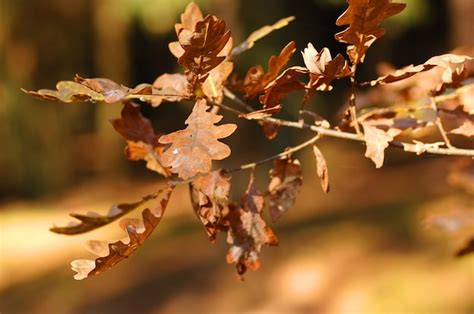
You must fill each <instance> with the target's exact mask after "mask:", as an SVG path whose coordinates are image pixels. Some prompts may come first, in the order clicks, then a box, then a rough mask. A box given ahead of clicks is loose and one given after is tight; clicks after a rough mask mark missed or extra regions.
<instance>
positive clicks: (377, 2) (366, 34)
mask: <svg viewBox="0 0 474 314" xmlns="http://www.w3.org/2000/svg"><path fill="white" fill-rule="evenodd" d="M347 2H348V4H349V7H348V8H347V10H346V11H345V12H344V13H343V14H342V15H341V16H340V17H339V18H338V19H337V21H336V25H338V26H342V25H349V26H348V27H347V28H346V29H345V30H343V31H342V32H339V33H337V34H336V36H335V37H336V40H338V41H339V42H342V43H346V44H349V45H350V46H348V47H347V54H348V55H349V57H350V59H351V61H352V63H353V64H358V63H361V62H364V57H365V54H366V52H367V49H369V47H370V46H371V45H372V44H373V43H374V41H375V40H376V39H378V38H380V37H382V36H383V35H384V34H385V30H384V29H383V28H381V27H380V23H382V22H383V21H384V20H386V19H387V18H389V17H390V16H392V15H395V14H398V13H400V12H401V11H402V10H403V9H405V6H406V4H404V3H392V1H391V0H347Z"/></svg>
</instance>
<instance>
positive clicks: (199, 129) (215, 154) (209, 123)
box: [159, 99, 237, 180]
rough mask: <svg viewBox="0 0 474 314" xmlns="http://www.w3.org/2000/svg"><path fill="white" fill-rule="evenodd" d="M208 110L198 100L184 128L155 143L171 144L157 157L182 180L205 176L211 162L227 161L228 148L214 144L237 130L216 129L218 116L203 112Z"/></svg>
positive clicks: (228, 127)
mask: <svg viewBox="0 0 474 314" xmlns="http://www.w3.org/2000/svg"><path fill="white" fill-rule="evenodd" d="M208 109H209V106H207V103H206V101H205V100H204V99H200V100H198V101H197V102H196V104H195V105H194V108H193V112H192V113H191V114H190V115H189V117H188V119H187V120H186V121H185V123H186V124H187V125H188V127H187V128H186V129H184V130H180V131H176V132H173V133H170V134H167V135H163V136H161V137H160V139H159V142H160V143H161V144H171V145H170V146H169V147H168V148H167V149H166V150H165V151H164V153H163V154H162V155H161V156H160V162H161V163H162V164H163V165H164V166H165V167H170V168H171V172H173V173H176V174H178V176H179V177H180V178H182V179H184V180H187V179H189V178H191V177H193V176H195V175H196V174H198V173H208V172H209V171H210V170H211V166H212V160H221V159H224V158H227V157H228V156H229V155H230V153H231V150H230V148H229V146H227V145H225V144H223V143H221V142H219V141H218V140H219V139H221V138H225V137H228V136H229V135H231V134H232V133H234V131H235V129H236V128H237V126H236V125H235V124H223V125H219V126H216V125H215V124H216V123H217V122H219V121H220V120H221V119H222V116H220V115H216V114H213V113H212V112H207V110H208Z"/></svg>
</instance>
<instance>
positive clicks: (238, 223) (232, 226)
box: [227, 173, 278, 275]
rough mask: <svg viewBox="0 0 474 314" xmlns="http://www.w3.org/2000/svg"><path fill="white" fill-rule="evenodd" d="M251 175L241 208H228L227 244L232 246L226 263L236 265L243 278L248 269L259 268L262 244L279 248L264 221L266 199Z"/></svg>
mask: <svg viewBox="0 0 474 314" xmlns="http://www.w3.org/2000/svg"><path fill="white" fill-rule="evenodd" d="M254 180H255V178H254V175H253V173H252V175H251V177H250V182H249V185H248V187H247V190H246V191H245V193H244V195H243V196H242V199H241V202H242V207H240V206H235V205H232V206H230V208H229V210H230V211H229V216H228V221H229V231H228V235H227V242H228V243H229V244H231V245H232V246H231V247H230V249H229V251H228V253H227V262H228V263H229V264H235V266H236V269H237V273H238V274H239V275H243V274H244V273H245V271H246V270H247V268H250V269H252V270H256V269H258V268H259V267H260V259H259V254H260V251H261V248H262V246H263V245H278V239H277V237H276V236H275V234H274V233H273V231H272V230H271V229H270V227H268V226H267V224H266V223H265V221H264V220H263V219H262V210H263V207H264V205H265V203H264V197H263V195H262V194H261V193H259V192H258V191H257V190H256V188H255V184H254Z"/></svg>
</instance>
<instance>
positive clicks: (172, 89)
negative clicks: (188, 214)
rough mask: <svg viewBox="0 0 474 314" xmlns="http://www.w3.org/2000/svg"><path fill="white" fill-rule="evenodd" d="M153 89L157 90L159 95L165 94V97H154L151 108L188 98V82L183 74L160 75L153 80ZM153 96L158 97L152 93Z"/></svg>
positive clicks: (156, 93)
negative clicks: (166, 102) (162, 103)
mask: <svg viewBox="0 0 474 314" xmlns="http://www.w3.org/2000/svg"><path fill="white" fill-rule="evenodd" d="M153 87H155V88H156V89H158V90H159V93H161V94H167V96H162V97H154V98H153V100H152V102H151V103H152V105H153V107H157V106H159V105H160V104H161V102H163V101H170V102H175V101H181V100H183V99H184V98H188V97H190V91H189V88H188V87H189V86H188V81H187V80H186V76H184V75H183V74H178V73H174V74H168V73H165V74H162V75H160V76H159V77H158V78H157V79H156V80H155V82H154V83H153ZM154 94H155V95H158V92H156V91H154ZM181 95H183V96H181Z"/></svg>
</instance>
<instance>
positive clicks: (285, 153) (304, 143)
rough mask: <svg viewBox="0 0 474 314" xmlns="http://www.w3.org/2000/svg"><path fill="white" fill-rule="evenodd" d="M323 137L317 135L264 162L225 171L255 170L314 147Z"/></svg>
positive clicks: (263, 160)
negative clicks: (308, 147)
mask: <svg viewBox="0 0 474 314" xmlns="http://www.w3.org/2000/svg"><path fill="white" fill-rule="evenodd" d="M320 137H321V135H319V134H317V135H316V136H313V137H312V138H311V139H309V140H307V141H306V142H303V143H301V144H299V145H298V146H294V147H291V148H289V149H287V150H285V151H283V152H281V153H279V154H276V155H273V156H270V157H268V158H265V159H262V160H259V161H256V162H252V163H249V164H245V165H242V166H240V167H238V168H234V169H230V170H225V172H227V173H230V172H235V171H240V170H245V169H253V168H255V167H256V166H259V165H262V164H265V163H267V162H270V161H273V160H275V159H279V158H281V157H285V156H288V155H291V154H293V153H295V152H297V151H299V150H301V149H303V148H305V147H307V146H309V145H312V144H314V143H315V142H316V141H317V140H318V139H319V138H320Z"/></svg>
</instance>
